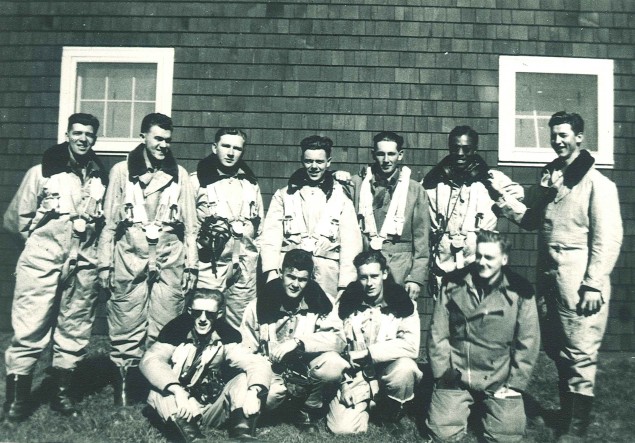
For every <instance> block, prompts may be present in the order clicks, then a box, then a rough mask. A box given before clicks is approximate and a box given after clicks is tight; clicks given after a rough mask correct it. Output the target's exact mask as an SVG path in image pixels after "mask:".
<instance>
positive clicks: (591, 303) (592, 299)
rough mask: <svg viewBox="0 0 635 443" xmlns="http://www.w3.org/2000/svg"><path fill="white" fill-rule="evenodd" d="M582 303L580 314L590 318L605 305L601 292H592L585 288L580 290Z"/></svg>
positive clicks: (580, 304)
mask: <svg viewBox="0 0 635 443" xmlns="http://www.w3.org/2000/svg"><path fill="white" fill-rule="evenodd" d="M579 292H580V303H579V304H578V306H579V308H578V309H579V313H580V314H581V315H584V316H585V317H589V316H591V315H593V314H595V313H596V312H598V311H599V310H600V308H601V307H602V305H603V304H604V299H603V298H602V293H601V292H599V291H592V290H589V289H585V288H580V291H579Z"/></svg>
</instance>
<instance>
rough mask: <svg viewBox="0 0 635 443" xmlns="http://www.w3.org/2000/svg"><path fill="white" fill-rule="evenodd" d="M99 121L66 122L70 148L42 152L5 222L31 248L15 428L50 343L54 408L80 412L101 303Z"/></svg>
mask: <svg viewBox="0 0 635 443" xmlns="http://www.w3.org/2000/svg"><path fill="white" fill-rule="evenodd" d="M98 130H99V121H98V120H97V118H95V117H94V116H92V115H90V114H83V113H79V114H73V115H71V116H70V117H69V119H68V129H67V132H66V137H67V141H66V142H64V143H62V144H59V145H55V146H53V147H51V148H49V149H47V150H46V151H45V152H44V155H43V157H42V163H41V164H39V165H36V166H33V167H32V168H31V169H29V171H28V172H27V173H26V175H25V177H24V179H23V180H22V183H21V185H20V188H19V189H18V192H17V193H16V194H15V197H14V198H13V200H12V201H11V204H10V205H9V208H8V209H7V211H6V213H5V214H4V227H5V229H7V230H8V231H10V232H11V233H14V234H18V235H20V236H21V237H22V239H24V240H25V241H26V243H25V245H24V250H23V251H22V254H21V255H20V258H19V260H18V263H17V267H16V273H15V275H16V285H15V295H14V298H13V307H12V310H11V324H12V326H13V331H14V336H13V339H12V340H11V345H10V346H9V348H8V349H7V351H6V353H5V365H6V370H7V391H6V392H7V394H6V395H7V398H6V401H5V403H4V411H5V414H6V416H7V418H8V419H9V420H11V421H20V420H23V419H24V418H26V417H27V415H28V413H29V396H30V392H31V382H32V377H33V371H34V369H35V365H36V363H37V360H38V358H39V357H40V355H41V354H42V351H43V350H44V349H45V348H46V347H47V346H48V344H49V343H50V342H51V340H52V341H53V362H52V366H53V381H54V384H55V392H54V395H53V398H52V400H51V408H53V409H54V410H56V411H58V412H61V413H62V414H64V415H76V414H77V412H78V410H77V408H76V407H75V405H74V400H73V398H72V396H71V395H70V390H71V386H72V381H73V371H74V370H75V368H76V366H77V364H78V362H80V361H81V360H82V359H83V358H84V357H85V355H86V347H87V346H88V340H89V338H90V333H91V328H92V324H93V320H94V319H95V308H96V302H97V292H98V288H97V239H98V238H99V233H100V230H101V228H102V227H103V215H102V204H103V196H104V192H105V190H106V188H105V186H106V184H107V176H108V173H107V171H106V169H105V168H104V166H103V165H102V163H101V161H100V160H99V158H98V157H97V155H96V154H95V153H94V151H93V150H92V147H93V146H94V145H95V142H96V141H97V131H98Z"/></svg>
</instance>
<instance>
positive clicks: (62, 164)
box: [42, 142, 108, 185]
mask: <svg viewBox="0 0 635 443" xmlns="http://www.w3.org/2000/svg"><path fill="white" fill-rule="evenodd" d="M85 157H86V163H85V166H84V168H86V177H97V178H99V179H100V180H101V182H102V183H103V184H104V185H106V184H107V183H108V174H107V171H106V168H105V167H104V165H103V164H102V162H101V160H99V157H97V154H95V152H94V151H93V150H92V149H90V150H89V151H88V152H87V153H86V154H85ZM73 162H75V164H77V161H76V160H75V159H74V158H73V157H72V155H71V151H70V147H69V145H68V142H64V143H60V144H59V145H55V146H52V147H50V148H49V149H47V150H46V151H44V154H43V155H42V175H43V176H44V177H51V176H52V175H55V174H59V173H61V172H72V171H73V167H72V166H73Z"/></svg>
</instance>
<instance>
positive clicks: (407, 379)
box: [378, 357, 423, 404]
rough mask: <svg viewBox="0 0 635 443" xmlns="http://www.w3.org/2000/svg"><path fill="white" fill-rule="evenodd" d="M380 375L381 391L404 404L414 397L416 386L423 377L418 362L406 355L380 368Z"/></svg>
mask: <svg viewBox="0 0 635 443" xmlns="http://www.w3.org/2000/svg"><path fill="white" fill-rule="evenodd" d="M378 375H380V378H379V381H380V383H379V385H380V393H381V394H382V395H385V396H387V397H389V398H392V399H393V400H396V401H398V402H399V403H402V404H403V403H405V402H407V401H409V400H412V399H413V397H414V395H415V394H414V391H415V386H416V385H417V383H419V381H420V380H421V378H422V377H423V373H422V372H421V370H420V369H419V367H418V366H417V363H416V362H415V361H414V360H413V359H411V358H405V357H404V358H399V359H397V360H395V361H393V362H391V363H388V364H387V365H385V366H384V367H383V368H380V370H379V371H378Z"/></svg>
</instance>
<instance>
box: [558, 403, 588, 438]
mask: <svg viewBox="0 0 635 443" xmlns="http://www.w3.org/2000/svg"><path fill="white" fill-rule="evenodd" d="M561 403H562V418H561V420H562V421H561V423H562V427H561V428H560V432H559V437H558V442H560V443H569V442H580V441H583V440H584V438H585V437H586V434H587V430H588V428H589V423H590V421H591V409H593V397H591V396H588V395H581V394H576V393H574V392H566V393H564V394H563V398H562V399H561Z"/></svg>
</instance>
